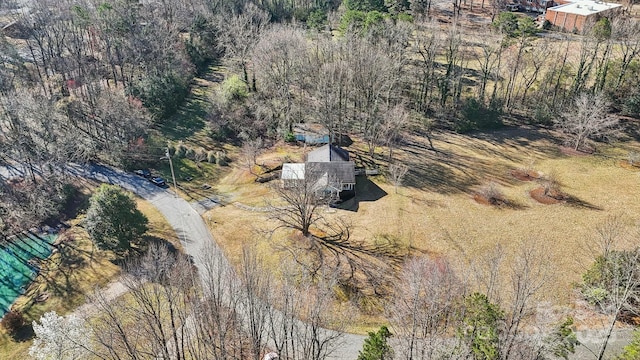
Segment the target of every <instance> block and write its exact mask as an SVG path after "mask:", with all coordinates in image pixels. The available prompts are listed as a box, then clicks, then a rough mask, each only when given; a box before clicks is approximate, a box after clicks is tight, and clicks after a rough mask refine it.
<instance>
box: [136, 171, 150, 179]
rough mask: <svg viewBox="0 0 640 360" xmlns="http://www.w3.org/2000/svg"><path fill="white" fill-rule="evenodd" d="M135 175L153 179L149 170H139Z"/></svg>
mask: <svg viewBox="0 0 640 360" xmlns="http://www.w3.org/2000/svg"><path fill="white" fill-rule="evenodd" d="M134 173H135V174H136V175H140V176H142V177H145V178H147V179H148V178H150V177H151V171H149V170H148V169H138V170H136V171H134Z"/></svg>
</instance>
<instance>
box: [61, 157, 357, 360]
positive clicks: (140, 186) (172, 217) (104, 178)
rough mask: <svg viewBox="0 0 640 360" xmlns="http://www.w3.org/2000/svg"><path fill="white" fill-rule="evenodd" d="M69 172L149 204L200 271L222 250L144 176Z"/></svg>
mask: <svg viewBox="0 0 640 360" xmlns="http://www.w3.org/2000/svg"><path fill="white" fill-rule="evenodd" d="M67 171H68V172H70V173H71V174H73V175H75V176H80V177H84V178H90V179H95V180H97V181H100V182H104V183H109V184H113V185H118V186H121V187H122V188H124V189H127V190H129V191H131V192H133V193H135V194H137V195H139V196H140V197H142V198H144V199H145V200H147V201H149V202H150V203H151V204H153V205H154V206H155V207H156V208H157V209H158V210H159V211H160V213H162V215H164V217H165V218H166V219H167V222H168V223H169V224H170V225H171V226H172V227H173V228H174V229H175V231H176V234H178V237H179V238H180V241H181V243H182V246H183V248H184V251H185V252H186V253H187V254H189V255H191V256H192V257H193V261H194V263H195V265H196V266H197V267H198V269H203V263H202V259H201V256H200V254H201V253H202V250H203V249H204V248H205V246H206V245H207V244H213V245H214V246H213V248H214V251H220V249H219V248H218V246H217V244H216V243H215V241H214V240H213V237H212V236H211V233H210V232H209V229H207V227H206V225H205V223H204V221H203V220H202V218H201V217H200V215H199V214H198V213H197V212H196V210H195V209H194V208H193V207H192V206H191V205H190V204H189V203H188V202H187V201H186V200H184V199H182V198H180V197H177V196H175V195H174V194H173V192H170V191H169V190H166V189H162V188H159V187H157V186H155V185H153V184H152V183H150V182H149V181H148V180H147V179H144V178H142V177H140V176H137V175H134V174H130V173H127V172H125V171H122V170H118V169H113V168H110V167H106V166H101V165H78V164H70V165H67ZM209 246H210V245H209ZM227 266H229V265H228V264H227ZM364 339H365V337H364V336H362V335H355V334H347V333H345V334H343V336H342V338H341V339H340V340H339V341H340V343H339V344H338V345H337V347H336V349H335V350H334V352H333V353H332V355H331V356H330V357H329V358H328V359H332V360H338V359H340V360H352V359H356V358H357V357H358V352H359V351H360V350H361V349H362V344H363V343H364Z"/></svg>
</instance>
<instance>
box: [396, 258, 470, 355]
mask: <svg viewBox="0 0 640 360" xmlns="http://www.w3.org/2000/svg"><path fill="white" fill-rule="evenodd" d="M394 290H395V291H394V296H393V297H392V299H391V303H390V304H389V306H388V307H387V311H388V316H389V320H390V322H391V326H392V331H393V333H394V334H395V336H394V338H395V341H396V342H397V346H396V347H397V349H398V351H397V353H398V355H400V356H401V357H402V358H403V359H416V360H422V359H432V358H437V357H438V356H440V355H444V354H447V353H448V354H452V353H453V351H452V350H453V349H454V348H455V346H456V341H455V340H453V339H450V338H449V335H450V332H451V330H452V329H454V328H455V326H456V321H457V320H456V318H457V315H458V309H457V304H458V303H459V302H460V299H461V298H462V297H464V295H465V291H466V290H465V286H464V285H463V283H462V282H461V281H460V280H459V279H458V278H457V276H456V275H455V273H454V272H453V269H452V268H451V266H450V265H449V263H448V262H447V261H446V260H445V259H443V258H438V259H429V258H427V257H417V258H412V259H409V260H408V261H407V262H406V264H405V265H404V266H403V268H402V271H401V273H400V275H399V281H398V282H397V283H396V287H395V289H394Z"/></svg>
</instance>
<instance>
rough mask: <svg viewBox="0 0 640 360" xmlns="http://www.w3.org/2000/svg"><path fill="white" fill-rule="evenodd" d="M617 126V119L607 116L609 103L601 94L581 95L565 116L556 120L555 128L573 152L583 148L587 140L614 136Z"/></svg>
mask: <svg viewBox="0 0 640 360" xmlns="http://www.w3.org/2000/svg"><path fill="white" fill-rule="evenodd" d="M617 124H618V119H617V118H616V117H613V116H610V115H609V102H608V101H607V99H606V98H605V97H604V95H603V94H596V95H590V94H581V95H580V96H578V97H577V98H576V100H575V102H574V104H573V106H572V107H571V108H570V109H567V111H566V112H565V115H564V116H562V117H560V118H558V119H557V120H556V127H557V128H558V130H560V131H561V132H562V133H563V134H564V135H565V136H566V137H567V141H568V142H569V143H570V144H571V146H572V147H573V148H574V150H578V149H580V148H581V147H583V146H585V144H586V142H587V140H589V139H594V138H599V139H606V138H608V137H609V136H612V135H614V134H615V132H616V131H617V128H616V125H617Z"/></svg>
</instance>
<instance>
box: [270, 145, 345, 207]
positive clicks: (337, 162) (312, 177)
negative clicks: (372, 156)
mask: <svg viewBox="0 0 640 360" xmlns="http://www.w3.org/2000/svg"><path fill="white" fill-rule="evenodd" d="M281 179H282V181H283V186H284V187H293V186H295V185H296V184H299V183H300V182H301V181H305V180H306V181H312V182H313V183H312V184H309V185H310V186H312V187H313V190H314V191H315V192H316V193H317V194H320V193H321V194H322V196H323V197H325V196H326V197H331V198H333V199H338V198H340V199H347V198H350V197H353V196H354V195H355V185H356V175H355V163H354V162H353V161H351V160H350V157H349V152H348V151H346V150H344V149H342V148H340V147H337V146H334V145H331V144H327V145H324V146H321V147H319V148H318V149H316V150H314V151H312V152H310V153H309V154H308V155H307V161H305V162H304V163H287V164H283V165H282V175H281Z"/></svg>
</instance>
